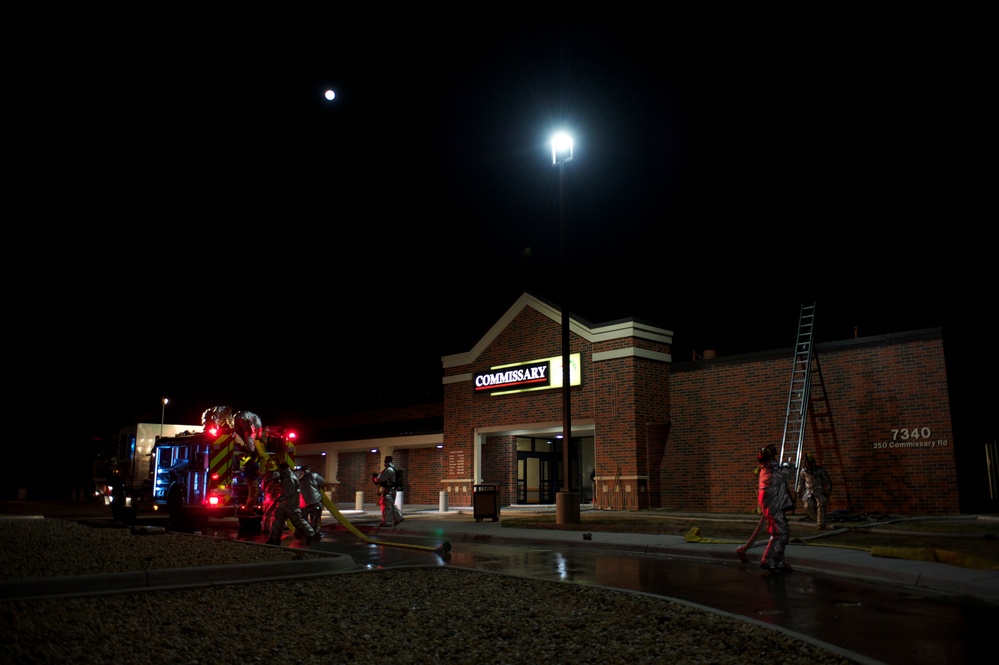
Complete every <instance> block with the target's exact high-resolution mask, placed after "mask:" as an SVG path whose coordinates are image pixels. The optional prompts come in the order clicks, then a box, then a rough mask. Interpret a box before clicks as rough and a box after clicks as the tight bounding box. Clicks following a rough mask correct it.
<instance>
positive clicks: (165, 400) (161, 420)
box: [160, 397, 170, 439]
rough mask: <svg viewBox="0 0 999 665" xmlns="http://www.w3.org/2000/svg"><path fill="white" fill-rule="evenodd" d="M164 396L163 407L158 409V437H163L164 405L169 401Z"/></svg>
mask: <svg viewBox="0 0 999 665" xmlns="http://www.w3.org/2000/svg"><path fill="white" fill-rule="evenodd" d="M169 401H170V400H168V399H167V398H166V397H164V398H163V408H162V409H160V438H161V439H162V438H163V418H164V417H165V416H166V405H167V402H169Z"/></svg>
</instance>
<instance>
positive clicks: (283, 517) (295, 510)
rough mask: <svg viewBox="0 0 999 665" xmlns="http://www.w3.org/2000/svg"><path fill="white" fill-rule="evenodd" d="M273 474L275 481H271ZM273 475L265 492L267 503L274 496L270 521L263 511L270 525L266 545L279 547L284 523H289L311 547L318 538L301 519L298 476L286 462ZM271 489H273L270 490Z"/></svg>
mask: <svg viewBox="0 0 999 665" xmlns="http://www.w3.org/2000/svg"><path fill="white" fill-rule="evenodd" d="M275 473H276V475H277V479H276V480H273V478H274V476H275ZM275 473H272V474H271V479H272V480H271V481H270V482H269V483H268V491H267V499H268V502H270V501H271V496H272V495H273V494H276V496H275V498H274V500H273V502H274V503H275V504H276V508H274V509H273V517H272V518H271V520H267V509H266V508H265V510H264V521H265V522H269V524H270V529H269V531H268V533H269V534H270V535H269V537H268V539H267V544H268V545H280V544H281V533H282V532H283V531H284V523H285V522H286V521H291V523H292V526H294V527H295V531H296V533H299V534H301V535H302V536H304V538H305V542H306V544H309V545H311V544H312V543H314V542H316V541H318V540H319V536H318V532H317V531H316V530H315V529H313V528H312V527H311V526H309V523H308V522H306V521H305V518H303V517H302V508H301V506H300V503H299V502H300V501H301V500H302V496H301V489H300V488H299V483H298V476H296V475H295V474H294V473H292V471H291V467H290V466H288V463H287V462H281V464H280V465H279V466H278V471H277V472H275ZM272 487H273V489H271V488H272ZM268 507H269V506H268ZM261 528H263V524H261Z"/></svg>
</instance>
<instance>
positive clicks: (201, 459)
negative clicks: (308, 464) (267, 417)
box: [150, 407, 295, 530]
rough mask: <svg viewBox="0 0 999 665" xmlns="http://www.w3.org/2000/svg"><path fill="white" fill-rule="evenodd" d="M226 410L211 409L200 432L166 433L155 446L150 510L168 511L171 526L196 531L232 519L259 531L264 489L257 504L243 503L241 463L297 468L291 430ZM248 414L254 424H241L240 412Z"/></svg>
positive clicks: (263, 470)
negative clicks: (215, 520)
mask: <svg viewBox="0 0 999 665" xmlns="http://www.w3.org/2000/svg"><path fill="white" fill-rule="evenodd" d="M228 413H229V412H228V409H227V408H226V407H214V409H209V410H208V411H206V412H205V418H204V420H205V427H204V431H203V432H195V433H189V432H185V433H181V434H178V435H176V436H172V437H164V438H161V439H159V440H158V441H157V442H156V444H155V445H154V446H153V453H152V456H151V464H150V466H151V469H150V476H151V478H150V486H151V488H152V505H153V510H156V511H160V510H163V511H166V512H167V513H168V514H169V519H170V523H171V526H172V527H173V528H175V529H178V530H187V529H197V528H201V527H204V526H206V525H207V524H208V521H209V520H210V519H222V518H231V517H236V518H238V520H239V525H240V527H241V528H243V529H249V530H259V529H260V523H261V520H262V518H263V503H262V495H263V492H260V493H258V498H257V501H256V503H255V505H252V506H246V505H245V504H246V500H247V497H248V495H249V486H248V485H247V479H246V474H245V470H244V466H245V464H246V463H247V462H248V461H249V460H250V459H251V458H255V459H256V461H257V463H258V465H259V466H260V473H261V474H262V475H264V474H268V473H272V472H273V471H275V470H277V468H278V465H279V464H280V463H281V462H286V463H287V464H288V465H289V466H291V467H292V468H294V466H295V433H294V432H292V431H286V430H285V429H284V428H283V427H269V428H264V427H261V426H259V423H260V421H259V418H257V417H256V416H255V415H254V414H252V413H249V412H245V411H244V412H240V413H238V414H236V415H235V417H230V416H229V415H228ZM247 415H248V416H250V417H251V420H252V419H255V421H256V426H249V427H247V426H245V424H246V422H247V421H246V419H245V418H242V419H241V416H247ZM256 482H258V483H259V482H260V481H259V479H258V480H257V481H256Z"/></svg>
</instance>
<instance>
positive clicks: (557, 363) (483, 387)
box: [473, 353, 580, 393]
mask: <svg viewBox="0 0 999 665" xmlns="http://www.w3.org/2000/svg"><path fill="white" fill-rule="evenodd" d="M569 382H570V385H573V386H577V385H579V383H580V381H579V354H578V353H574V354H572V355H571V356H570V357H569ZM473 385H474V388H475V392H477V393H478V392H490V393H492V392H495V391H502V392H504V393H505V392H516V391H520V390H537V389H541V388H556V387H561V386H562V357H561V356H557V357H554V358H541V359H539V360H531V361H529V362H526V363H517V364H514V365H498V366H496V367H491V368H489V371H488V372H482V373H480V374H476V375H475V377H474V378H473Z"/></svg>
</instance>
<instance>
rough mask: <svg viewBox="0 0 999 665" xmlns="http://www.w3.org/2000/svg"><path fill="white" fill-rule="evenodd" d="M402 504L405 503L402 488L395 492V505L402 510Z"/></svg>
mask: <svg viewBox="0 0 999 665" xmlns="http://www.w3.org/2000/svg"><path fill="white" fill-rule="evenodd" d="M402 504H403V502H402V490H396V492H395V507H396V508H398V509H399V512H402Z"/></svg>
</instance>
